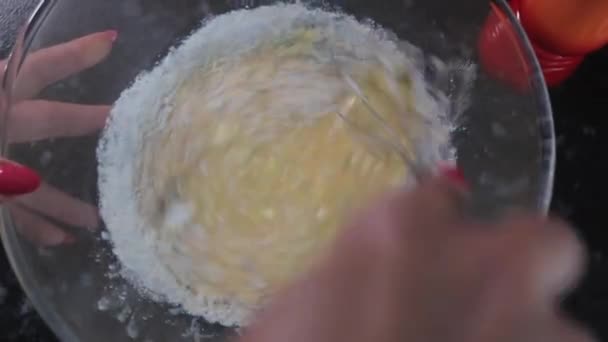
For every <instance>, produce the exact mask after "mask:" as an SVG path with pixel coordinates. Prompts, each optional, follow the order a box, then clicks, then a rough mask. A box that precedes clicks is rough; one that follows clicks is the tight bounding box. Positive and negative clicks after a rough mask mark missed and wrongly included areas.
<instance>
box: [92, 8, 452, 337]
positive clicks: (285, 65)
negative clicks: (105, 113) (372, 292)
mask: <svg viewBox="0 0 608 342" xmlns="http://www.w3.org/2000/svg"><path fill="white" fill-rule="evenodd" d="M415 52H416V50H415V48H414V47H412V46H409V45H407V44H406V43H404V42H399V41H396V40H395V38H394V36H393V35H392V34H390V33H388V32H386V31H384V30H382V29H379V28H373V27H370V26H369V25H364V24H361V23H359V22H358V21H356V20H355V19H353V18H351V17H348V16H345V15H342V14H336V13H331V12H326V11H322V10H312V9H308V8H306V7H304V6H302V5H299V4H293V5H275V6H268V7H260V8H257V9H254V10H241V11H234V12H231V13H229V14H226V15H222V16H219V17H216V18H214V19H212V20H210V21H209V22H207V23H206V24H205V25H204V26H203V27H202V28H201V29H199V30H198V31H197V32H195V33H194V34H192V35H191V36H190V37H189V38H187V39H186V40H185V41H184V42H183V43H182V44H181V46H179V47H178V48H175V49H174V50H172V51H171V52H170V53H169V55H168V56H167V57H166V58H165V59H164V60H163V61H162V62H161V63H160V64H159V65H158V66H157V67H155V68H154V69H153V70H152V71H150V72H148V73H145V74H142V75H141V76H140V77H139V78H138V79H137V80H136V82H135V83H134V84H133V86H132V87H131V88H129V89H127V90H125V91H124V93H123V94H122V96H121V97H120V99H119V100H118V101H117V102H116V104H115V106H114V108H113V110H112V114H111V117H110V120H109V122H108V125H107V127H106V130H105V132H104V136H103V139H102V140H101V142H100V145H99V148H98V159H99V191H100V202H101V214H102V216H103V219H104V220H105V223H106V225H107V227H108V230H109V232H110V234H111V240H112V242H113V245H114V252H115V253H116V255H117V256H118V258H119V260H120V261H121V263H122V265H123V269H124V274H125V276H126V277H127V278H128V279H130V280H131V281H132V282H134V283H135V284H136V285H138V286H140V287H141V288H143V289H145V290H147V291H148V292H151V293H153V294H154V295H155V296H156V297H157V298H158V299H159V300H164V301H169V302H172V303H177V304H181V305H182V306H183V308H184V309H185V310H186V311H187V312H189V313H191V314H193V315H202V316H203V317H204V318H205V319H206V320H208V321H210V322H218V323H220V324H223V325H226V326H238V325H244V324H246V323H247V322H248V320H249V319H250V317H251V314H252V313H253V312H254V311H255V310H256V309H258V308H260V307H261V306H262V305H263V304H264V303H265V302H267V300H268V298H269V296H271V295H272V294H273V293H274V292H275V291H276V289H277V288H278V287H280V286H282V285H284V284H286V283H288V282H289V281H290V280H292V279H293V278H294V277H296V276H298V275H299V274H301V273H302V272H304V271H306V269H308V268H309V267H310V266H311V264H313V263H314V262H316V261H317V260H318V259H319V258H320V257H321V256H322V255H323V253H324V251H325V250H326V248H327V245H328V244H329V243H330V242H331V241H332V239H333V237H334V236H335V235H336V234H337V232H338V229H339V227H340V226H341V224H340V223H341V222H342V220H343V217H344V215H346V214H347V213H348V211H349V210H350V209H352V208H354V207H356V206H358V205H360V204H362V203H363V202H365V200H366V199H368V198H369V197H370V196H373V195H374V194H376V193H377V192H379V191H383V190H386V189H388V188H390V187H393V186H397V185H400V184H403V183H406V182H407V181H408V180H409V179H410V177H409V173H408V171H409V170H408V169H407V167H406V166H405V165H404V163H403V160H402V157H401V155H400V152H399V151H397V150H396V149H395V148H394V143H397V144H399V146H402V148H403V151H405V152H407V153H409V154H411V155H414V156H415V157H416V158H417V159H418V160H419V161H420V162H421V163H427V164H429V165H432V164H433V163H434V162H436V161H439V160H444V159H446V158H451V157H453V156H452V155H451V154H450V151H451V149H450V148H449V146H450V141H449V136H450V128H451V127H450V125H449V122H448V120H447V113H448V107H449V101H448V100H447V98H446V97H445V96H441V94H439V93H438V92H433V94H432V95H431V93H430V92H431V91H432V90H430V89H428V88H429V87H428V86H427V85H426V84H425V81H424V78H423V75H422V73H421V72H420V71H419V70H417V69H416V65H418V64H417V63H416V62H417V61H416V60H413V59H412V57H411V56H412V55H416V56H419V55H420V54H416V53H415ZM344 74H348V75H350V76H351V77H352V79H353V80H354V81H355V82H356V84H357V87H358V88H359V89H360V91H361V92H362V93H363V94H364V96H365V100H362V98H361V97H360V96H357V95H356V94H355V92H354V91H353V88H352V85H348V84H347V82H345V80H344V77H343V75H344ZM369 104H371V105H372V106H373V107H374V108H376V109H377V110H378V112H381V113H382V114H383V116H384V119H383V121H384V122H385V123H388V124H389V125H390V126H391V127H393V129H392V130H391V131H390V132H388V133H387V131H386V127H385V125H383V124H380V123H379V121H378V120H376V119H374V117H373V116H372V115H370V112H369ZM379 137H383V138H382V139H378V138H379ZM387 139H391V141H392V142H393V144H391V143H387V142H386V141H387Z"/></svg>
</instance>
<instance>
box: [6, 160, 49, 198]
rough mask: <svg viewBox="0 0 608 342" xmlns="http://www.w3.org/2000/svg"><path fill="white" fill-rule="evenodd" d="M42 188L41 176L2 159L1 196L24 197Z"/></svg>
mask: <svg viewBox="0 0 608 342" xmlns="http://www.w3.org/2000/svg"><path fill="white" fill-rule="evenodd" d="M38 186H40V176H38V174H37V173H36V172H34V171H33V170H31V169H30V168H28V167H25V166H23V165H21V164H18V163H15V162H13V161H10V160H6V159H0V196H16V195H23V194H27V193H30V192H33V191H35V190H36V189H38Z"/></svg>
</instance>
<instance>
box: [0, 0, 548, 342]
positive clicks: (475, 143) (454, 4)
mask: <svg viewBox="0 0 608 342" xmlns="http://www.w3.org/2000/svg"><path fill="white" fill-rule="evenodd" d="M274 2H275V1H270V0H265V1H256V0H104V1H79V0H57V1H52V0H45V1H42V2H41V4H40V6H39V7H38V9H37V10H36V12H35V14H34V15H33V16H32V18H31V20H30V22H29V24H28V25H27V27H26V28H25V29H24V30H23V32H22V34H21V36H20V38H19V40H18V41H17V44H16V47H15V49H14V52H13V55H12V58H11V60H10V62H9V63H8V66H7V70H6V72H5V75H4V77H3V79H4V81H3V89H2V96H0V111H2V117H1V118H2V120H1V125H2V126H1V132H0V133H1V134H2V136H1V139H2V151H3V156H6V157H8V158H11V159H15V160H17V161H20V162H22V163H24V164H26V165H28V166H30V167H32V168H34V169H36V170H37V171H38V172H39V173H40V174H41V175H42V177H43V179H44V181H45V182H46V184H47V186H44V187H43V188H42V189H41V190H39V191H37V192H36V193H35V194H33V195H30V196H27V197H25V198H23V199H21V200H19V201H17V200H15V201H11V203H10V204H9V205H5V206H4V209H3V213H2V238H3V239H2V240H3V243H4V246H5V248H6V250H7V252H8V254H9V257H10V260H11V262H12V265H13V267H14V269H15V271H16V272H17V274H18V277H19V279H20V281H21V283H22V285H23V287H24V288H25V290H26V292H27V294H28V295H29V297H30V298H31V300H32V302H33V303H34V305H35V306H36V308H37V309H38V311H39V312H40V314H41V315H42V316H43V317H44V319H45V320H46V322H47V323H48V324H49V325H50V326H51V328H52V329H53V330H54V332H55V333H56V334H57V335H58V336H59V337H60V338H61V339H62V340H64V341H91V342H93V341H104V342H106V341H115V342H118V341H128V340H131V339H137V340H142V341H165V340H167V341H203V340H222V339H223V336H225V334H227V333H230V330H229V329H226V328H222V327H220V326H218V325H212V324H207V323H206V322H205V321H204V320H202V319H201V318H197V317H191V316H189V315H186V314H183V313H181V312H180V310H179V308H176V307H172V306H171V305H167V304H158V303H155V302H154V301H152V300H150V299H148V298H146V297H143V296H141V295H140V294H139V292H137V291H136V290H135V289H134V288H133V287H132V286H131V285H129V284H128V283H127V282H126V281H125V280H124V279H123V278H122V277H121V276H120V275H119V273H118V272H119V267H120V266H119V265H118V264H117V261H116V260H115V257H114V256H113V254H112V251H111V244H110V241H108V236H107V233H104V231H105V228H104V226H103V223H102V222H99V224H98V226H99V227H87V228H89V229H86V228H82V227H78V226H77V225H78V224H75V223H74V222H98V217H97V213H96V205H97V202H98V198H97V189H96V187H97V174H96V172H97V171H96V170H97V161H96V157H95V149H96V145H97V142H98V139H99V132H96V133H94V134H89V135H86V136H78V137H69V138H58V139H52V140H41V141H36V142H25V143H24V142H21V143H10V142H8V141H7V134H6V133H7V131H8V132H10V131H11V127H10V126H7V123H9V122H10V121H11V120H10V119H11V115H14V108H15V106H16V104H15V103H14V102H15V101H13V103H12V104H11V103H10V102H9V99H10V92H11V90H12V89H15V88H16V87H19V85H20V84H25V83H27V82H30V81H31V78H36V77H37V75H36V70H34V72H29V73H23V72H21V71H22V70H23V68H21V66H22V65H23V64H24V63H26V64H27V62H28V60H29V59H31V58H32V56H33V55H32V54H33V52H35V51H36V50H39V49H42V48H45V47H49V46H52V45H54V44H56V43H58V42H62V41H67V40H69V39H73V38H76V37H79V36H82V35H85V34H88V33H92V32H96V31H102V30H105V29H117V30H118V31H119V32H120V36H119V39H118V41H117V42H116V44H115V47H114V49H113V51H112V54H111V56H110V57H109V58H108V59H107V60H105V61H104V62H103V63H102V64H99V65H97V66H95V67H94V68H92V69H90V70H87V71H86V72H83V73H80V74H78V75H76V76H73V77H70V78H69V79H67V80H64V81H62V82H59V83H57V84H55V85H53V86H51V87H49V88H47V89H46V90H45V91H43V92H42V93H41V94H39V95H38V96H37V97H36V99H46V100H60V101H69V102H77V103H84V104H97V103H106V104H111V103H112V102H113V101H115V100H116V99H117V98H118V96H119V94H120V93H121V91H123V90H124V89H125V88H126V87H128V86H129V85H130V84H131V83H132V82H133V80H134V78H135V77H136V76H137V75H138V74H139V73H140V72H141V71H143V70H149V69H150V68H152V67H153V66H154V65H155V63H156V62H158V61H159V60H160V59H161V58H162V57H163V56H164V55H165V54H166V53H167V52H168V50H169V48H170V47H171V46H174V45H175V44H177V43H178V42H179V41H180V40H181V39H182V38H184V37H185V36H186V35H188V33H189V32H191V31H192V30H193V29H195V28H197V27H200V25H201V22H202V20H203V18H208V17H210V16H213V15H217V14H221V13H224V12H227V11H230V10H232V9H236V8H243V7H256V6H260V5H265V4H271V3H274ZM309 3H310V4H311V5H312V6H315V5H318V6H327V5H329V6H332V7H336V8H339V9H341V10H342V11H344V12H346V13H349V14H353V15H355V16H357V17H358V18H361V19H371V20H373V21H374V22H376V23H378V24H380V25H382V26H383V27H385V28H388V29H390V30H392V31H393V32H395V33H396V34H397V35H398V36H399V37H400V38H402V39H404V40H407V41H410V42H412V43H413V44H414V45H417V46H418V47H420V48H422V50H423V51H424V52H425V53H426V54H427V58H428V59H430V60H431V59H432V56H437V57H439V58H440V59H442V60H460V61H461V62H462V61H465V62H466V63H472V64H479V53H478V50H477V44H478V38H479V36H480V32H481V30H482V28H483V27H484V23H485V22H486V19H487V18H488V15H489V14H491V13H494V14H493V15H494V21H495V23H498V26H497V27H499V28H501V29H502V30H507V31H509V37H510V38H509V39H507V40H505V41H503V42H502V43H501V44H498V46H494V47H493V48H494V49H495V50H497V51H493V53H496V54H497V55H500V56H516V57H517V58H512V59H511V60H507V61H506V62H505V61H504V60H503V64H505V63H507V64H508V65H507V68H506V69H505V70H503V71H502V72H516V73H520V74H521V75H523V76H522V77H523V83H524V84H523V86H522V84H520V86H519V87H512V86H510V85H509V84H508V83H503V82H501V81H500V80H498V79H496V78H495V77H493V76H496V70H494V72H493V73H488V72H486V69H484V68H483V67H479V68H478V75H477V78H476V80H475V83H474V84H473V87H472V89H471V95H472V96H471V103H470V106H469V107H468V108H467V109H466V110H465V112H464V113H463V115H462V117H461V118H460V119H459V124H460V128H459V129H458V130H457V131H456V132H455V133H454V142H455V145H456V148H457V151H458V163H459V165H460V166H461V167H462V168H463V170H464V172H465V174H466V176H467V178H468V179H469V181H470V182H471V183H472V184H473V188H474V199H475V208H474V209H475V210H476V211H477V212H478V213H495V212H497V211H500V210H502V209H505V208H510V207H513V206H517V207H521V208H526V209H531V210H537V211H545V210H546V209H547V207H548V203H549V199H550V196H551V189H552V181H553V167H554V161H555V160H554V136H553V122H552V116H551V109H550V105H549V103H548V96H547V91H546V88H545V85H544V81H543V77H542V75H541V73H540V70H539V67H538V63H537V61H536V59H535V57H534V56H533V53H532V52H531V49H530V45H529V42H528V40H527V38H526V36H525V34H524V32H523V31H522V29H521V27H520V26H519V25H518V24H517V22H516V20H515V17H514V16H513V14H512V13H511V12H510V11H509V9H508V7H507V5H506V4H505V2H504V1H487V0H468V1H445V0H385V1H381V2H378V1H365V0H336V1H311V2H309ZM486 33H487V32H486ZM490 34H492V32H490ZM466 63H465V64H466ZM432 66H433V64H432V63H429V64H428V66H427V69H428V70H427V71H428V75H427V77H428V78H429V81H432V82H435V83H437V84H438V86H440V87H442V88H443V89H444V90H445V91H446V92H447V93H448V94H454V93H455V91H457V90H458V88H459V87H461V86H462V84H461V83H462V82H463V80H462V79H461V75H458V72H454V73H452V74H451V75H449V77H448V78H447V79H444V80H432V78H433V75H434V70H433V67H432ZM456 70H457V68H456ZM498 74H500V72H499V73H498ZM520 78H521V77H520ZM439 83H440V84H439ZM40 125H42V126H44V125H45V123H44V122H43V123H40ZM66 125H69V123H66ZM39 128H40V127H39ZM68 128H69V127H68ZM31 129H34V126H32V128H31ZM70 197H71V198H73V199H72V200H70V199H68V198H70ZM74 198H77V199H78V200H79V201H82V202H85V203H88V204H90V207H88V208H93V210H84V209H78V208H85V207H82V206H81V205H82V203H80V206H79V205H77V204H75V203H77V202H75V200H74ZM15 208H17V209H15ZM15 210H17V211H19V210H21V213H23V212H24V211H25V212H27V213H28V215H29V216H27V217H28V219H20V220H16V216H15V213H16V211H15ZM74 216H76V217H75V218H74ZM17 222H18V224H16V223H17ZM66 222H67V223H66ZM70 222H71V223H72V224H69V223H70ZM48 225H54V226H56V227H62V229H65V230H67V231H69V232H70V233H71V234H72V235H73V236H75V237H76V241H75V242H73V243H70V244H68V245H64V246H61V247H55V248H48V247H40V246H39V245H36V244H35V243H32V242H30V240H28V239H26V238H24V236H28V234H27V232H33V231H36V230H41V229H45V228H46V227H48ZM94 226H95V225H94Z"/></svg>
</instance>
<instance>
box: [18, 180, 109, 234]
mask: <svg viewBox="0 0 608 342" xmlns="http://www.w3.org/2000/svg"><path fill="white" fill-rule="evenodd" d="M14 201H15V202H16V203H19V204H21V205H23V206H25V207H27V208H29V209H32V210H34V211H36V212H39V213H41V214H43V215H46V216H49V217H51V218H53V219H55V220H57V221H59V222H62V223H66V224H68V225H71V226H75V227H81V228H86V229H89V230H95V229H97V228H98V227H99V215H98V211H97V207H96V206H94V205H91V204H88V203H85V202H83V201H81V200H79V199H76V198H74V197H71V196H69V195H68V194H66V193H65V192H62V191H59V190H57V189H55V188H53V187H51V186H50V185H48V184H42V185H41V186H40V188H39V189H38V191H36V192H34V193H31V194H28V195H24V196H20V197H18V198H16V199H15V200H14Z"/></svg>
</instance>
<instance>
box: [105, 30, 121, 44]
mask: <svg viewBox="0 0 608 342" xmlns="http://www.w3.org/2000/svg"><path fill="white" fill-rule="evenodd" d="M106 34H107V35H108V37H109V38H110V41H111V42H112V43H113V42H115V41H116V39H118V31H116V30H109V31H106Z"/></svg>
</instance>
